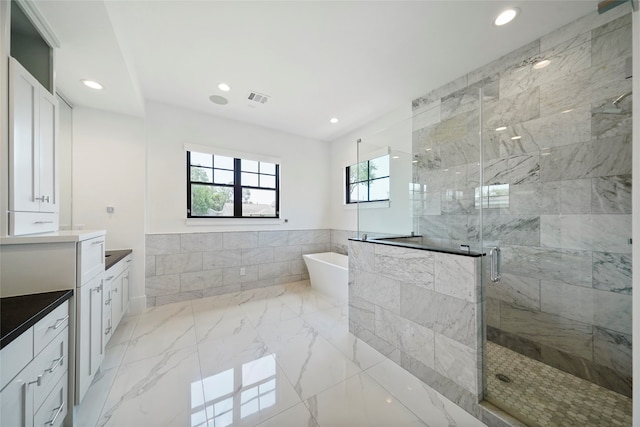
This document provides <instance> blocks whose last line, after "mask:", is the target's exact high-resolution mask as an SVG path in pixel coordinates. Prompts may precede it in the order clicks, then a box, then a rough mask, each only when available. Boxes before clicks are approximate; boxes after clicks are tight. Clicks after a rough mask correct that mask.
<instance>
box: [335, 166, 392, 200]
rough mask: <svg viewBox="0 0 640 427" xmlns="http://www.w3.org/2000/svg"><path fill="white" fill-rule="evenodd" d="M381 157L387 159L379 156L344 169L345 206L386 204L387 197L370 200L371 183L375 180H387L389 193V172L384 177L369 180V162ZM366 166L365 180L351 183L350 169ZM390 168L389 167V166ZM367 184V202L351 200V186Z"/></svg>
mask: <svg viewBox="0 0 640 427" xmlns="http://www.w3.org/2000/svg"><path fill="white" fill-rule="evenodd" d="M381 157H387V159H388V157H389V156H388V155H385V156H380V157H376V158H374V159H370V160H363V161H362V162H360V163H356V164H354V165H349V166H347V167H346V168H345V203H346V204H347V205H356V204H359V203H376V202H388V201H389V198H388V197H387V198H386V199H374V200H371V183H372V182H374V181H377V180H381V179H388V180H389V192H391V172H389V175H384V176H376V177H374V178H371V162H372V161H373V160H377V159H379V158H381ZM365 162H366V164H367V179H363V180H358V181H354V182H351V168H358V167H359V166H360V165H361V164H362V163H365ZM389 166H391V165H389ZM365 182H366V183H367V200H351V191H350V189H351V185H360V184H362V183H365Z"/></svg>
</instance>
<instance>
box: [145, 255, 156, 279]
mask: <svg viewBox="0 0 640 427" xmlns="http://www.w3.org/2000/svg"><path fill="white" fill-rule="evenodd" d="M155 275H156V257H155V256H153V255H152V256H148V255H147V256H145V257H144V277H152V276H155Z"/></svg>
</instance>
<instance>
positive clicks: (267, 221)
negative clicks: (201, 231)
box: [184, 218, 286, 227]
mask: <svg viewBox="0 0 640 427" xmlns="http://www.w3.org/2000/svg"><path fill="white" fill-rule="evenodd" d="M285 222H286V220H284V219H282V218H187V219H185V220H184V223H185V225H187V226H203V225H205V226H212V227H215V226H226V225H280V224H284V223H285Z"/></svg>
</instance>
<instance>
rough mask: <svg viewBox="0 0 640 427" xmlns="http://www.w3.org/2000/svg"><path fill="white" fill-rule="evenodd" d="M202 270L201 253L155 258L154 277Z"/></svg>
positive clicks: (158, 256)
mask: <svg viewBox="0 0 640 427" xmlns="http://www.w3.org/2000/svg"><path fill="white" fill-rule="evenodd" d="M198 270H202V253H201V252H194V253H186V254H174V255H157V256H156V276H161V275H165V274H175V273H184V272H187V271H198Z"/></svg>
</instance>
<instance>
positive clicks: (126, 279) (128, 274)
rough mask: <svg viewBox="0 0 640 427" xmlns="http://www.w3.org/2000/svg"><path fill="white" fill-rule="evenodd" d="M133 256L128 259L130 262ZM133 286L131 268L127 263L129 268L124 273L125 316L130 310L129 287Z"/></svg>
mask: <svg viewBox="0 0 640 427" xmlns="http://www.w3.org/2000/svg"><path fill="white" fill-rule="evenodd" d="M130 261H131V258H129V259H128V260H127V262H130ZM130 286H131V269H130V268H129V264H127V269H126V270H125V271H124V273H122V315H123V316H124V315H125V314H127V312H128V311H129V289H130Z"/></svg>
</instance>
